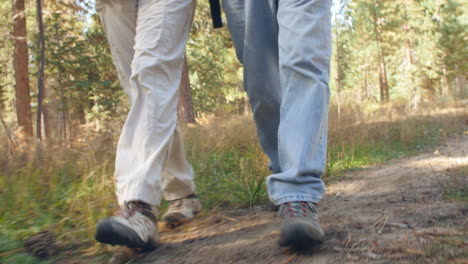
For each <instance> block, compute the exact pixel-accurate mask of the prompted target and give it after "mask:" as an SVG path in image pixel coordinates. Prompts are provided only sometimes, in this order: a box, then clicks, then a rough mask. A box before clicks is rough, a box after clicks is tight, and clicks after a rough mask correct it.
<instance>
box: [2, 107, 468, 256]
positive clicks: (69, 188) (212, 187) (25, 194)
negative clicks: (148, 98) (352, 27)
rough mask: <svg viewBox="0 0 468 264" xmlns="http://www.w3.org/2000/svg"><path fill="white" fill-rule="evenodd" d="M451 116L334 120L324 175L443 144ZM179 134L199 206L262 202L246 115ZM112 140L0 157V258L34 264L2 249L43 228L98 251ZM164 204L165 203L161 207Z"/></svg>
mask: <svg viewBox="0 0 468 264" xmlns="http://www.w3.org/2000/svg"><path fill="white" fill-rule="evenodd" d="M358 114H359V113H358ZM456 118H457V117H455V118H452V119H447V118H444V119H437V118H432V117H420V118H408V119H401V120H393V121H388V122H384V123H379V124H377V125H375V124H373V123H371V122H369V123H365V124H359V125H353V126H348V128H347V130H346V131H344V129H337V130H334V129H333V126H334V125H335V124H336V122H335V123H334V121H333V120H331V121H332V122H331V127H332V129H331V130H330V138H329V151H328V163H327V168H326V169H327V171H326V174H325V175H324V180H325V181H326V182H329V181H333V180H336V179H339V178H340V176H341V175H342V174H343V173H344V172H346V171H349V170H354V169H360V168H363V167H366V166H369V165H372V164H377V163H381V162H385V161H387V160H390V159H394V158H401V157H404V156H406V155H412V154H416V153H418V152H421V151H425V150H426V149H427V148H429V147H432V146H434V145H436V144H439V143H441V140H442V139H443V138H444V136H445V135H447V134H450V133H460V132H461V131H462V129H463V128H462V125H459V124H462V123H463V122H459V121H460V120H461V119H456ZM447 120H449V121H450V120H451V121H450V122H448V121H447ZM453 120H455V121H453ZM457 120H458V121H457ZM184 135H185V138H186V150H187V156H188V159H189V161H190V162H191V163H192V164H193V167H194V170H195V175H196V179H195V181H196V185H197V190H198V194H199V196H200V197H201V198H202V201H203V203H204V209H205V211H207V212H208V211H211V210H221V209H225V208H234V207H243V206H252V205H255V204H258V203H263V202H266V201H268V198H267V192H266V188H265V177H266V176H267V175H268V174H269V171H268V168H267V165H268V159H267V158H266V157H265V155H264V154H263V151H262V150H261V147H260V145H259V143H258V140H257V136H256V132H255V126H254V124H253V121H252V120H251V119H250V118H247V117H230V118H224V119H215V120H212V122H211V123H207V124H203V125H202V126H195V127H185V128H184ZM116 138H117V135H114V134H112V135H111V136H110V137H109V136H106V135H98V136H97V137H95V138H91V139H89V142H88V144H87V145H86V147H80V148H65V149H46V150H45V151H43V153H44V154H43V156H42V158H40V159H39V158H37V157H36V156H37V155H35V154H34V153H33V155H32V156H33V157H34V158H31V159H29V160H28V159H22V158H20V157H13V158H12V159H9V162H1V161H2V160H0V164H5V167H4V168H2V170H1V171H0V204H1V205H2V206H1V208H0V230H1V232H0V234H2V237H1V239H2V242H3V241H7V242H6V243H0V244H2V246H3V245H4V244H5V245H6V246H3V247H0V263H38V262H37V259H36V260H34V259H33V258H32V257H31V256H30V255H28V254H27V253H25V252H23V251H20V252H17V253H9V254H7V255H6V256H3V255H1V254H2V253H5V252H11V251H12V250H15V249H20V248H21V247H22V242H19V241H24V239H25V238H27V237H29V236H30V235H32V234H34V233H36V232H39V231H42V230H51V231H53V232H55V233H56V234H57V235H58V242H59V243H61V244H62V245H67V247H69V248H74V250H78V249H79V248H83V247H87V248H92V250H94V251H95V252H102V249H106V248H107V247H105V246H101V245H96V244H95V242H94V241H93V233H94V228H95V225H96V223H97V221H98V220H99V219H100V218H102V217H105V216H107V215H110V214H112V213H113V212H114V211H115V210H116V209H117V206H116V197H115V195H114V185H113V177H112V173H113V167H114V164H113V160H114V151H115V142H116ZM30 151H31V152H34V151H35V150H34V148H31V150H30ZM2 155H3V154H1V153H0V157H2ZM5 156H6V155H5ZM11 161H14V162H11ZM449 193H450V195H452V196H450V197H456V199H462V200H464V199H466V192H462V193H460V192H458V191H456V190H454V191H453V192H452V191H451V192H449ZM166 206H167V203H163V204H162V206H161V207H162V208H161V209H163V210H164V208H165V207H166ZM163 210H162V211H163ZM33 260H34V261H36V262H34V261H33ZM28 261H30V262H28ZM31 261H33V262H31Z"/></svg>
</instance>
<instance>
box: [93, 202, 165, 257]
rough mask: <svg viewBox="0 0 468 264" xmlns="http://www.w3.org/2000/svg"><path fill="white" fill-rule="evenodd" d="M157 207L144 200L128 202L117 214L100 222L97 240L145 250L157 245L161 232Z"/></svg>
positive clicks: (97, 229)
mask: <svg viewBox="0 0 468 264" xmlns="http://www.w3.org/2000/svg"><path fill="white" fill-rule="evenodd" d="M156 215H157V209H155V208H152V206H151V205H149V204H147V203H144V202H136V201H133V202H126V203H125V204H124V205H123V206H122V207H121V208H120V210H119V212H118V213H117V215H115V216H112V217H109V218H107V219H104V220H102V221H100V222H99V224H98V225H97V228H96V235H95V238H96V240H97V241H99V242H101V243H105V244H111V245H122V246H127V247H129V248H140V249H143V250H148V249H153V248H156V247H157V243H158V242H159V233H158V227H157V224H156V223H157V219H156Z"/></svg>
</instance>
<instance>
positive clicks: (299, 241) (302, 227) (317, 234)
mask: <svg viewBox="0 0 468 264" xmlns="http://www.w3.org/2000/svg"><path fill="white" fill-rule="evenodd" d="M278 216H279V217H281V218H282V219H283V222H282V224H281V228H280V239H279V244H280V246H282V247H292V248H293V249H296V250H305V249H309V248H312V247H314V246H316V245H319V244H321V243H322V242H323V236H324V234H323V231H322V228H321V227H320V221H319V213H318V211H317V208H315V206H314V204H313V203H311V202H287V203H284V204H282V205H281V206H280V208H279V210H278Z"/></svg>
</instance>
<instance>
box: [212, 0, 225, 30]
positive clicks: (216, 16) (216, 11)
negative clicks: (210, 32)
mask: <svg viewBox="0 0 468 264" xmlns="http://www.w3.org/2000/svg"><path fill="white" fill-rule="evenodd" d="M210 10H211V18H212V19H213V27H214V28H221V27H223V21H222V20H221V5H220V4H219V0H210Z"/></svg>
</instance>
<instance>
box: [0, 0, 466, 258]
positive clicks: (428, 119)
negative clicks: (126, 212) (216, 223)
mask: <svg viewBox="0 0 468 264" xmlns="http://www.w3.org/2000/svg"><path fill="white" fill-rule="evenodd" d="M93 5H94V3H92V2H89V1H77V2H74V1H55V0H48V1H42V2H41V1H32V0H14V1H11V0H9V1H2V2H1V3H0V119H1V120H0V121H1V127H0V168H1V171H0V204H1V208H0V230H1V232H0V240H1V241H2V242H3V241H6V243H1V245H0V252H12V251H15V250H17V249H18V248H21V245H20V244H21V243H20V242H19V241H22V240H23V239H24V238H26V237H28V236H30V235H31V234H33V233H35V232H38V231H41V230H52V231H54V232H55V233H56V234H57V235H58V240H59V241H74V242H75V243H79V245H80V248H82V247H87V248H91V249H92V250H94V251H100V250H103V248H102V247H101V246H99V245H97V244H95V243H94V242H93V241H92V237H93V236H92V234H93V232H94V226H95V223H96V221H97V220H98V219H100V218H101V217H103V216H105V215H108V214H111V213H112V211H114V210H115V197H114V193H113V184H112V170H113V160H114V151H115V144H116V141H117V139H118V135H119V131H120V128H121V126H122V123H123V121H124V119H125V116H126V112H127V111H128V102H127V100H126V97H125V94H124V92H123V90H122V89H121V88H120V85H119V82H118V78H117V75H116V72H115V68H114V65H113V63H112V58H111V55H110V49H109V46H108V43H107V41H106V38H105V35H104V32H103V31H102V28H101V25H100V23H99V17H98V15H96V14H95V11H94V8H93ZM467 9H468V1H466V0H411V1H402V0H392V1H389V0H380V1H379V0H355V1H350V0H341V1H339V0H336V1H334V4H333V9H332V12H333V40H334V41H333V58H332V71H331V78H330V89H331V91H332V99H331V106H330V126H329V127H330V129H329V130H330V137H329V152H328V164H327V173H326V175H325V176H324V178H325V180H326V181H329V180H336V179H339V177H340V175H341V173H343V172H344V171H346V170H350V169H356V168H360V167H363V166H367V165H370V164H374V163H378V162H383V161H385V160H388V159H391V158H398V157H403V156H405V155H410V154H412V153H415V152H419V151H424V150H425V149H426V148H427V147H428V146H432V145H434V144H437V143H438V142H440V140H441V138H443V137H446V136H449V135H451V134H453V133H463V130H464V125H466V124H465V122H466V118H467V110H466V99H467V97H468V91H467V89H466V88H465V83H466V75H467V69H468V65H467V63H468V59H467V55H468V45H467V32H466V29H467V24H468V16H467ZM186 54H187V62H188V63H187V64H186V65H188V71H187V70H185V71H184V72H183V80H182V83H181V92H180V96H179V99H180V100H179V117H180V120H181V124H182V126H183V131H184V135H185V140H186V145H187V153H188V158H189V160H190V161H191V163H192V164H193V166H194V169H195V172H196V174H197V180H196V181H197V186H198V192H199V194H200V196H201V197H202V199H203V201H204V207H205V209H206V213H209V212H210V211H212V210H221V209H223V208H230V207H238V206H250V205H254V204H257V203H262V202H265V201H266V200H267V196H266V191H265V187H264V179H265V176H266V175H268V169H267V164H268V160H267V158H266V157H265V156H264V155H263V152H262V151H261V148H260V146H259V144H258V142H257V139H256V135H255V127H254V125H253V122H252V117H251V112H250V109H249V103H248V99H247V96H246V94H245V93H244V91H243V88H242V76H243V68H242V65H240V64H239V63H238V61H237V59H236V57H235V52H234V48H233V45H232V42H231V39H230V36H229V32H228V31H227V28H226V27H224V28H223V29H218V30H214V29H213V28H212V23H211V18H210V14H209V5H208V1H201V0H200V1H199V3H198V7H197V13H196V17H195V21H194V24H193V28H192V31H191V35H190V40H189V42H188V45H187V51H186ZM42 69H43V70H42ZM186 69H187V68H186ZM164 206H165V204H163V206H162V207H163V208H164ZM73 245H74V244H73V243H71V242H69V246H70V247H73ZM29 257H30V256H28V255H27V254H26V253H24V254H23V253H21V252H20V253H19V255H18V254H5V255H4V256H3V255H1V254H0V260H2V258H20V259H21V260H22V261H23V263H25V262H24V261H26V262H27V261H32V263H35V262H34V261H33V260H29ZM23 258H24V259H23ZM4 260H5V259H4ZM0 262H1V261H0Z"/></svg>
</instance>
